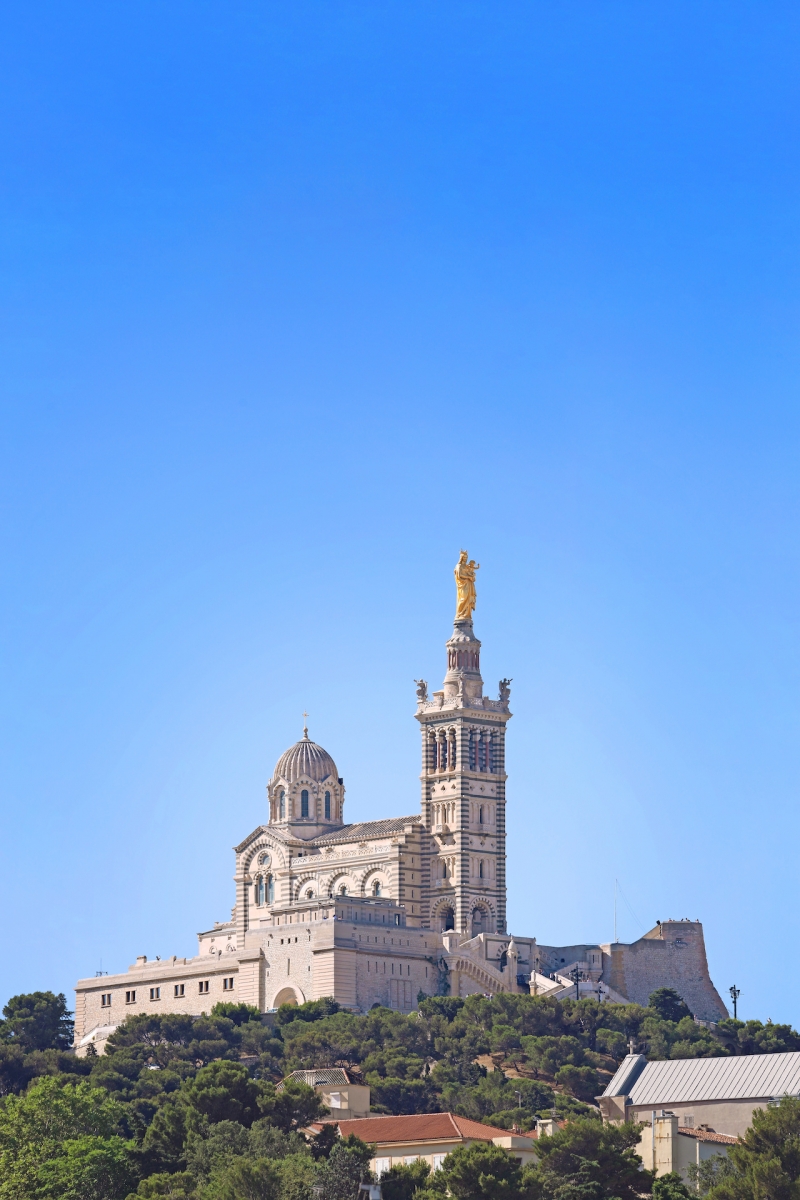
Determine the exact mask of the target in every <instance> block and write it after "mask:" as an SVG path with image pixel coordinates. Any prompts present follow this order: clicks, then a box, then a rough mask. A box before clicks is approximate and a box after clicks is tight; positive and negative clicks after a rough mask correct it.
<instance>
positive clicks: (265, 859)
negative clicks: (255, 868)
mask: <svg viewBox="0 0 800 1200" xmlns="http://www.w3.org/2000/svg"><path fill="white" fill-rule="evenodd" d="M258 861H259V862H260V863H261V865H262V867H266V866H267V865H268V863H269V855H268V854H267V852H266V851H265V852H264V853H263V854H259V856H258Z"/></svg>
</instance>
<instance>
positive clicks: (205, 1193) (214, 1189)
mask: <svg viewBox="0 0 800 1200" xmlns="http://www.w3.org/2000/svg"><path fill="white" fill-rule="evenodd" d="M200 1196H201V1198H202V1200H283V1197H282V1196H281V1172H280V1167H279V1164H278V1163H275V1162H272V1161H271V1160H270V1159H268V1158H258V1159H249V1158H241V1159H237V1160H236V1161H234V1162H232V1163H231V1164H230V1165H229V1166H227V1167H226V1168H225V1169H224V1170H223V1171H222V1172H221V1173H220V1174H215V1175H214V1176H212V1178H211V1179H210V1180H209V1182H208V1183H207V1184H206V1185H205V1187H204V1188H203V1189H202V1191H201V1192H200Z"/></svg>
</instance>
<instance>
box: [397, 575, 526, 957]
mask: <svg viewBox="0 0 800 1200" xmlns="http://www.w3.org/2000/svg"><path fill="white" fill-rule="evenodd" d="M477 570H478V564H477V563H474V562H468V561H467V556H466V552H465V551H462V552H461V558H460V560H459V564H458V566H457V567H456V572H455V573H456V585H457V589H458V605H457V608H456V619H455V622H454V625H453V633H452V636H451V637H450V639H449V640H448V642H447V643H446V646H447V674H446V675H445V677H444V686H443V688H442V690H441V691H439V692H434V693H433V695H432V696H431V697H429V696H428V686H427V684H426V682H425V681H424V680H420V681H419V682H418V683H417V713H416V717H417V720H418V721H419V723H420V726H421V733H422V773H421V775H420V779H421V783H422V821H423V823H424V825H425V827H426V828H427V830H428V832H429V834H430V835H431V858H430V883H429V887H428V889H427V891H428V897H427V905H426V908H427V913H426V914H425V917H426V919H425V918H424V919H425V924H427V925H428V926H429V927H431V928H433V929H437V930H445V929H455V930H456V931H457V932H459V933H462V934H464V933H466V934H469V935H470V936H475V935H476V934H478V933H505V932H506V811H505V810H506V773H505V735H506V723H507V722H508V721H509V720H510V718H511V713H510V712H509V710H508V701H509V696H510V694H511V689H510V686H509V684H510V680H507V679H503V680H501V681H500V694H499V697H498V699H497V700H490V699H489V698H488V697H487V696H484V694H483V679H482V677H481V668H480V654H481V643H480V642H479V641H478V639H477V638H476V637H475V633H474V630H473V625H472V611H473V609H474V607H475V572H476V571H477Z"/></svg>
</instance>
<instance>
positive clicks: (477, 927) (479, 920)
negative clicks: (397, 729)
mask: <svg viewBox="0 0 800 1200" xmlns="http://www.w3.org/2000/svg"><path fill="white" fill-rule="evenodd" d="M479 933H483V910H482V909H480V908H476V909H475V911H474V912H473V914H472V936H473V937H476V936H477V935H478V934H479Z"/></svg>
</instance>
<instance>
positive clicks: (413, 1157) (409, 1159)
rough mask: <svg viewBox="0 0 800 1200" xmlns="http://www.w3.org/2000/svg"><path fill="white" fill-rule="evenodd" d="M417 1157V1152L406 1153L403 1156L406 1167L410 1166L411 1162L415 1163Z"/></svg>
mask: <svg viewBox="0 0 800 1200" xmlns="http://www.w3.org/2000/svg"><path fill="white" fill-rule="evenodd" d="M418 1158H419V1155H418V1154H407V1155H406V1156H405V1158H404V1159H403V1162H404V1163H405V1164H406V1166H407V1167H410V1166H411V1164H412V1163H415V1162H416V1161H417V1159H418Z"/></svg>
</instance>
